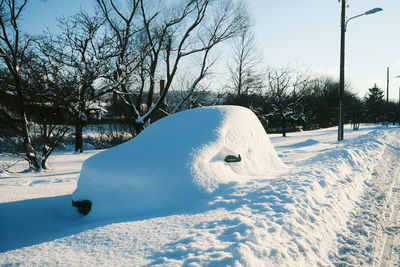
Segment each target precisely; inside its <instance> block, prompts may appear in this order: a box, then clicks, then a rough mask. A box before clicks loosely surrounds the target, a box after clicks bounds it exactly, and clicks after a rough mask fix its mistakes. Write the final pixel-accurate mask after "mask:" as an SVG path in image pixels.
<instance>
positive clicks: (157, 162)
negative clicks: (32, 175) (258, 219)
mask: <svg viewBox="0 0 400 267" xmlns="http://www.w3.org/2000/svg"><path fill="white" fill-rule="evenodd" d="M228 155H231V156H236V157H238V156H239V155H240V158H241V161H240V162H230V163H228V162H226V161H225V158H226V156H228ZM282 168H284V164H283V163H282V162H281V160H280V159H279V158H278V156H277V154H276V152H275V149H274V147H273V145H272V144H271V142H270V141H269V138H268V136H267V134H266V132H265V130H264V128H263V127H262V125H261V123H260V122H259V120H258V119H257V117H256V116H255V114H254V113H253V112H252V111H250V110H249V109H246V108H243V107H237V106H217V107H207V108H199V109H194V110H189V111H185V112H180V113H177V114H174V115H171V116H168V117H166V118H164V119H161V120H159V121H157V122H156V123H154V124H152V125H151V126H149V127H148V128H147V129H146V130H145V131H144V132H143V133H141V134H140V135H139V136H137V137H136V138H134V139H132V140H131V141H129V142H126V143H124V144H122V145H119V146H116V147H114V148H111V149H109V150H106V151H104V152H101V153H99V154H97V155H95V156H93V157H91V158H89V159H88V160H86V161H85V162H84V164H83V167H82V171H81V175H80V178H79V181H78V185H77V189H76V190H75V192H74V193H73V195H72V199H73V201H83V200H90V201H91V202H92V203H93V206H92V210H91V212H90V214H89V217H91V216H100V217H103V216H110V215H114V214H123V215H137V214H146V213H149V212H150V213H154V212H157V211H166V210H169V209H176V208H179V207H185V206H188V205H192V204H194V203H195V202H197V201H198V200H200V199H202V198H204V197H205V196H207V195H209V194H210V193H211V192H213V191H214V190H215V189H217V188H218V187H219V185H221V184H227V183H231V182H240V181H248V180H250V179H260V177H262V178H263V179H267V178H268V177H271V176H272V175H270V174H271V172H276V171H279V170H282Z"/></svg>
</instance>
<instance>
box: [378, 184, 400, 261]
mask: <svg viewBox="0 0 400 267" xmlns="http://www.w3.org/2000/svg"><path fill="white" fill-rule="evenodd" d="M392 192H393V195H392V198H391V203H390V207H389V208H388V210H387V211H386V216H387V217H389V223H388V226H386V227H384V239H383V241H384V242H383V251H382V255H381V257H380V259H379V264H378V266H381V267H386V266H399V265H400V254H399V253H400V238H399V233H400V223H399V219H400V218H399V215H400V212H399V210H400V203H399V197H400V188H399V182H397V184H396V186H395V188H393V190H392ZM396 263H397V265H396Z"/></svg>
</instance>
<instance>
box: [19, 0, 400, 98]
mask: <svg viewBox="0 0 400 267" xmlns="http://www.w3.org/2000/svg"><path fill="white" fill-rule="evenodd" d="M247 1H248V3H249V9H250V14H251V15H252V16H253V22H254V24H255V32H256V37H257V39H258V43H259V47H260V49H261V50H262V52H263V54H264V57H265V59H266V63H267V64H269V65H271V66H273V67H279V66H283V65H287V64H289V65H290V66H292V67H299V68H302V69H307V70H309V71H312V72H316V73H321V74H328V75H330V76H332V77H334V78H338V77H339V48H340V47H339V45H340V3H339V2H338V1H337V0H301V1H299V0H247ZM93 2H94V1H93V0H47V1H46V2H42V1H39V0H33V1H31V3H30V5H29V6H28V8H27V9H26V12H25V14H24V18H23V20H24V21H23V23H24V27H25V29H26V30H27V31H28V32H41V31H42V30H44V29H45V28H46V27H47V28H49V29H50V30H55V29H56V28H57V27H56V22H55V18H56V17H59V16H61V15H65V16H69V15H72V14H74V13H76V12H77V11H79V9H83V10H87V9H90V7H91V6H93ZM348 2H349V8H348V9H347V15H348V17H351V16H354V15H358V14H360V13H363V12H365V11H367V10H369V9H372V8H374V7H381V8H383V11H382V12H379V13H376V14H373V15H369V16H362V17H360V18H357V19H355V20H352V21H350V23H349V26H348V29H347V33H346V80H347V81H348V82H350V83H351V84H352V88H353V90H354V92H356V93H357V94H358V95H359V96H364V95H365V93H366V92H367V90H368V88H370V87H372V86H373V84H374V83H377V85H378V87H380V88H382V89H383V90H384V91H385V92H386V67H390V77H391V79H390V93H389V97H390V98H391V99H396V100H397V99H398V97H399V87H400V78H398V79H395V78H394V77H395V76H398V75H400V34H399V29H398V27H399V26H400V1H399V0H348Z"/></svg>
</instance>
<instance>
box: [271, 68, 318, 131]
mask: <svg viewBox="0 0 400 267" xmlns="http://www.w3.org/2000/svg"><path fill="white" fill-rule="evenodd" d="M310 85H311V79H310V76H309V75H307V74H304V73H299V72H297V73H295V74H294V75H293V73H292V71H290V70H289V68H288V67H286V68H281V69H275V70H270V71H269V73H268V92H267V99H269V100H268V101H269V102H270V103H271V104H272V112H271V113H269V116H275V117H277V118H278V120H279V121H280V125H281V130H282V135H283V136H286V132H287V126H288V123H289V122H290V121H292V122H297V121H299V120H303V121H304V120H305V115H304V106H303V104H302V100H303V97H304V95H305V94H306V93H307V92H308V89H309V87H310Z"/></svg>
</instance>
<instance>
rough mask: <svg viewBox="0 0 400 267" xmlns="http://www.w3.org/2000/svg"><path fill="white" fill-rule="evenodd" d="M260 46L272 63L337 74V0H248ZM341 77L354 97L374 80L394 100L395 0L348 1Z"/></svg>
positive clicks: (399, 40) (399, 8)
mask: <svg viewBox="0 0 400 267" xmlns="http://www.w3.org/2000/svg"><path fill="white" fill-rule="evenodd" d="M248 2H249V8H250V14H251V15H252V17H253V23H254V26H255V32H256V36H257V39H258V43H259V47H260V49H261V50H262V52H263V55H264V57H265V60H266V62H267V63H268V64H270V65H271V66H280V65H290V66H292V67H295V68H301V69H305V70H309V71H312V72H315V73H319V74H326V75H330V76H331V77H333V78H336V79H339V65H340V62H339V58H340V12H341V4H340V3H339V2H338V1H337V0H319V1H318V0H301V1H299V0H297V1H296V0H279V1H276V0H249V1H248ZM348 5H349V7H348V8H347V10H346V15H347V17H348V18H350V17H353V16H355V15H359V14H361V13H364V12H365V11H367V10H370V9H372V8H375V7H380V8H382V9H383V11H382V12H378V13H375V14H372V15H368V16H361V17H359V18H356V19H354V20H351V21H350V22H349V24H348V27H347V32H346V60H345V62H346V64H345V77H346V81H347V82H350V83H351V86H352V89H353V91H354V92H356V93H357V94H358V95H359V96H361V97H362V96H365V94H366V93H367V91H368V88H371V87H372V86H373V85H374V83H376V84H377V86H378V87H380V88H381V89H383V90H384V91H385V92H386V76H387V75H386V71H387V67H389V98H390V99H393V100H396V101H398V99H399V87H400V78H397V79H396V78H395V77H396V76H399V75H400V35H399V34H398V29H397V27H398V26H399V25H400V16H399V15H400V1H399V0H348Z"/></svg>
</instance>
